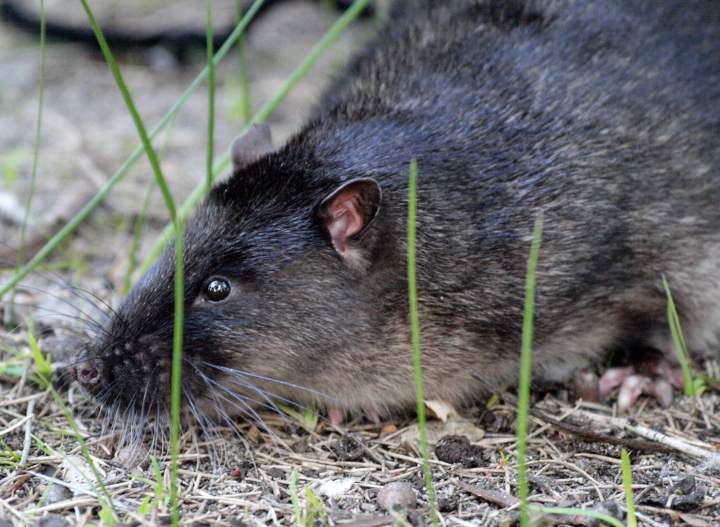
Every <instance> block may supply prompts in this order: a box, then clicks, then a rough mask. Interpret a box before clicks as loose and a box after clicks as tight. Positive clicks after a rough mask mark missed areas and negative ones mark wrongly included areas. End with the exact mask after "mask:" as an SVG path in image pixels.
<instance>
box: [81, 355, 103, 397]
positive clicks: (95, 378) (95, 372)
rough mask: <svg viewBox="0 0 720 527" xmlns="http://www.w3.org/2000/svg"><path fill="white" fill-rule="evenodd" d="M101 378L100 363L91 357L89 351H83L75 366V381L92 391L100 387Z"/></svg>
mask: <svg viewBox="0 0 720 527" xmlns="http://www.w3.org/2000/svg"><path fill="white" fill-rule="evenodd" d="M101 378H102V373H101V371H100V363H99V361H98V360H97V359H94V358H92V357H90V356H89V355H88V353H87V351H85V350H83V351H81V352H80V354H79V355H78V363H77V365H76V366H75V379H77V381H78V382H79V383H80V384H82V385H83V386H84V387H85V388H88V389H92V388H94V387H95V386H97V385H98V383H99V382H100V380H101Z"/></svg>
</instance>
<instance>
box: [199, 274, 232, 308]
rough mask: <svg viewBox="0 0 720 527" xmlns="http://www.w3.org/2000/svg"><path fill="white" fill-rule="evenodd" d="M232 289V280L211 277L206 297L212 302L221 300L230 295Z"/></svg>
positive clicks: (206, 288) (206, 289) (206, 287)
mask: <svg viewBox="0 0 720 527" xmlns="http://www.w3.org/2000/svg"><path fill="white" fill-rule="evenodd" d="M230 289H231V287H230V282H228V281H227V280H226V279H225V278H222V277H219V276H216V277H214V278H211V279H210V281H209V282H208V283H207V285H206V286H205V298H207V299H208V300H209V301H210V302H220V301H221V300H225V299H226V298H227V297H228V295H229V294H230Z"/></svg>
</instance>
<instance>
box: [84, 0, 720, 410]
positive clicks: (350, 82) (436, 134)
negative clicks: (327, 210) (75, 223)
mask: <svg viewBox="0 0 720 527" xmlns="http://www.w3.org/2000/svg"><path fill="white" fill-rule="evenodd" d="M718 49H720V4H718V3H717V2H715V1H713V0H705V1H703V0H662V1H657V0H632V1H628V0H597V1H594V2H575V1H571V0H536V1H533V0H528V1H526V2H525V1H520V0H513V1H511V2H503V1H500V0H488V1H468V2H459V1H458V2H429V1H421V0H417V1H408V2H402V3H400V4H399V5H398V6H397V8H396V10H395V11H394V13H393V15H392V16H391V19H390V22H389V23H388V25H387V27H386V28H385V29H384V30H383V31H382V32H381V33H380V35H379V36H378V38H377V39H376V40H375V41H374V42H373V43H371V44H370V45H369V46H367V48H366V49H365V50H364V51H362V52H361V53H360V54H359V55H358V56H357V57H356V58H355V60H354V61H353V62H352V63H351V64H350V65H349V67H348V69H347V72H346V73H345V74H344V75H343V76H341V77H340V78H339V79H338V80H337V81H336V82H335V83H334V84H333V85H332V87H331V88H330V89H329V91H328V92H327V94H326V96H325V98H324V99H323V101H322V102H321V104H320V107H319V110H318V111H317V115H316V117H315V118H314V119H312V120H311V121H310V123H309V124H307V126H305V127H304V128H303V129H302V130H301V131H300V132H299V133H298V134H297V135H296V136H295V137H293V138H292V139H291V140H290V141H289V142H288V144H287V145H285V146H284V147H283V148H281V149H280V150H278V151H276V152H274V153H271V154H270V155H267V156H264V157H262V158H261V159H259V160H258V161H256V162H254V163H251V164H250V165H249V166H246V167H243V168H242V169H239V170H238V171H236V172H235V173H234V174H233V175H232V177H231V178H230V179H228V180H227V181H225V182H223V183H221V184H220V185H219V186H217V188H215V189H214V190H213V191H212V193H211V195H210V196H209V198H208V200H207V202H206V203H205V204H204V205H203V206H202V207H200V208H199V209H198V210H197V211H196V213H195V215H194V216H193V218H192V221H190V223H189V225H188V227H187V234H186V241H185V245H186V262H185V267H186V270H187V271H186V272H187V275H186V289H187V291H186V299H185V302H186V306H187V312H186V315H185V320H186V328H185V345H184V350H185V351H184V364H185V366H184V368H185V369H184V371H183V375H184V377H183V378H184V385H183V386H184V393H185V397H186V399H187V400H188V401H191V402H192V404H193V405H196V404H198V401H205V403H204V404H205V405H206V406H208V407H212V408H214V409H215V411H218V412H219V413H220V414H222V415H224V416H227V413H229V412H230V407H234V408H235V410H238V411H240V412H241V413H244V414H245V415H247V416H250V417H254V416H256V415H257V414H256V413H255V412H256V408H258V407H264V408H271V409H272V408H274V407H275V405H276V404H277V402H278V401H281V402H283V403H286V404H291V403H290V401H299V403H300V404H304V403H316V404H320V405H329V406H333V407H338V408H344V409H348V410H357V409H371V410H376V411H378V412H380V413H387V412H391V411H398V410H404V409H407V408H412V407H413V405H414V399H415V391H414V387H413V381H412V361H411V352H410V344H409V343H410V338H409V323H408V308H407V289H406V263H405V262H406V260H405V258H406V255H405V252H406V242H405V239H406V215H407V214H406V211H407V197H406V196H407V185H406V182H407V174H408V165H409V162H410V160H411V159H416V160H417V162H418V170H419V177H418V186H419V191H418V228H417V235H418V240H417V251H418V253H417V265H418V269H417V273H418V288H419V302H420V310H421V312H420V321H421V331H422V364H423V369H424V379H425V390H426V394H427V397H428V398H430V399H442V400H446V401H448V402H451V403H454V404H461V403H463V402H467V401H470V400H473V399H475V398H477V397H478V396H480V395H482V394H483V393H487V392H488V391H489V390H493V389H495V388H497V387H498V386H500V385H501V384H502V383H505V382H512V381H513V380H514V379H515V378H516V374H517V373H516V372H517V369H518V358H519V350H520V334H521V323H522V309H523V294H524V289H523V288H524V282H525V265H526V258H527V255H528V250H529V246H530V238H531V233H532V226H533V223H534V221H535V219H536V218H537V217H538V216H540V215H542V217H543V221H544V235H543V244H542V247H541V254H540V261H539V266H538V274H537V284H538V285H537V307H536V324H535V326H536V329H535V343H534V346H535V354H534V373H533V375H534V378H535V379H537V380H538V381H564V380H566V379H567V376H568V375H569V374H570V373H571V372H572V371H573V370H574V369H576V368H579V367H583V366H586V365H588V364H592V363H597V362H599V361H601V360H603V357H604V356H605V354H606V352H607V351H608V350H611V349H614V348H618V347H620V348H623V347H628V346H640V347H643V346H653V347H655V348H659V349H660V350H661V351H665V350H667V349H668V342H669V334H668V331H667V329H666V328H667V322H666V319H665V296H664V292H663V290H662V287H661V277H662V276H663V275H664V276H666V277H667V279H668V281H669V283H670V286H671V288H672V290H673V293H674V295H675V299H676V302H677V304H678V307H679V310H680V313H681V316H682V318H683V321H684V322H685V324H686V332H687V334H688V340H689V342H690V343H691V346H692V348H693V350H694V351H696V352H710V351H717V346H718V341H717V336H718V332H719V330H720V206H718V204H720V178H719V177H718V171H719V170H720V55H719V54H718ZM358 178H363V179H365V180H367V179H368V178H371V179H373V180H375V181H376V182H377V184H378V186H379V188H380V189H381V191H382V199H381V203H380V204H379V210H377V214H375V215H374V216H373V218H374V219H372V220H371V221H370V222H369V223H368V225H367V226H366V228H365V229H364V230H363V231H362V232H361V233H360V234H358V235H357V236H354V237H352V238H351V239H350V241H349V243H351V244H352V247H353V249H354V250H355V252H356V253H357V254H361V255H362V261H363V265H349V264H348V262H347V261H346V260H345V259H344V258H343V256H342V255H341V254H339V253H338V251H336V250H335V248H334V247H333V243H332V241H331V239H330V238H329V234H328V231H327V229H326V228H325V227H324V224H323V221H321V215H319V214H318V207H320V206H321V204H322V203H323V200H325V199H326V198H327V197H328V196H331V195H333V193H334V192H335V191H336V189H338V188H340V187H342V186H343V185H344V184H345V183H347V182H349V181H352V180H354V179H358ZM360 206H362V203H360ZM173 268H174V265H173V248H172V247H170V248H168V250H167V251H166V253H165V254H164V256H163V257H162V258H161V259H160V260H159V262H158V263H157V264H156V265H155V267H154V268H153V269H152V270H151V271H150V272H149V274H148V275H147V276H145V277H144V279H143V280H142V282H141V283H140V284H138V286H137V287H136V288H135V289H134V290H133V292H132V294H131V295H130V297H129V298H128V300H127V301H126V302H125V304H124V305H123V306H122V307H121V308H120V311H119V314H118V315H117V316H116V317H115V318H114V321H113V323H112V324H111V325H110V326H109V329H108V331H109V335H110V336H109V337H107V338H103V339H101V340H99V341H98V342H97V343H96V345H95V356H96V357H97V360H98V361H100V363H101V365H102V371H103V375H104V384H105V385H106V386H107V385H112V386H113V397H114V398H115V399H114V400H116V401H119V403H118V404H124V405H126V406H132V405H137V404H140V402H141V401H142V404H141V406H142V405H145V404H146V402H145V401H149V402H147V406H148V407H153V408H154V406H153V405H156V404H157V405H160V403H158V402H157V401H158V400H163V401H164V400H166V397H167V395H168V394H169V389H170V388H169V387H170V383H169V380H168V379H169V377H168V375H169V371H170V369H169V366H168V364H169V359H170V355H171V347H172V346H171V341H172V337H171V335H172V312H173V306H172V288H173ZM212 276H223V277H226V278H227V279H228V280H229V281H230V282H231V284H232V287H233V295H232V296H231V297H229V298H228V300H227V301H225V302H223V303H219V304H213V303H210V302H206V301H203V298H202V290H203V287H204V285H205V284H206V283H207V280H208V279H209V278H210V277H212Z"/></svg>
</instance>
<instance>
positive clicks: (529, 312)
mask: <svg viewBox="0 0 720 527" xmlns="http://www.w3.org/2000/svg"><path fill="white" fill-rule="evenodd" d="M541 239H542V220H541V219H540V218H538V219H537V220H536V221H535V228H534V229H533V238H532V243H531V245H530V256H529V257H528V262H527V275H526V277H525V304H524V309H523V325H522V347H521V350H520V383H519V386H518V417H517V436H518V437H517V471H518V494H519V496H520V525H521V526H522V527H526V526H527V525H529V522H530V516H529V514H528V495H529V489H528V477H527V464H526V460H525V457H526V454H527V434H528V415H529V408H530V381H531V376H532V371H531V368H532V339H533V320H534V316H535V282H536V271H537V262H538V256H539V253H540V241H541Z"/></svg>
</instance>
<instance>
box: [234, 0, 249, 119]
mask: <svg viewBox="0 0 720 527" xmlns="http://www.w3.org/2000/svg"><path fill="white" fill-rule="evenodd" d="M237 16H238V18H240V17H241V16H242V0H237ZM237 47H238V62H239V63H240V73H239V77H240V97H241V109H240V116H241V117H242V122H243V124H245V125H249V124H250V123H251V122H252V99H251V98H250V77H249V76H248V67H247V61H246V60H245V39H244V38H243V37H240V39H239V40H238V43H237Z"/></svg>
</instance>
